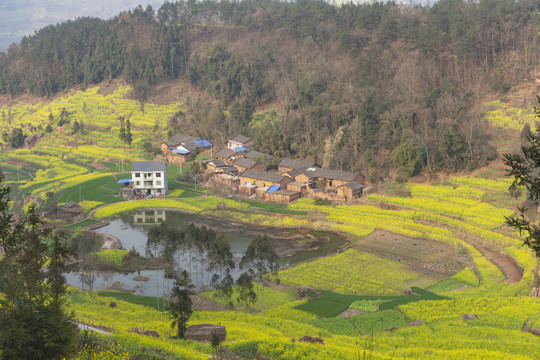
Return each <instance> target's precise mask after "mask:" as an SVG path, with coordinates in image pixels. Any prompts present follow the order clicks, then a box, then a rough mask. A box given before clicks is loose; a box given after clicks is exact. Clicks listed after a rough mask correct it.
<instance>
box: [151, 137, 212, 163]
mask: <svg viewBox="0 0 540 360" xmlns="http://www.w3.org/2000/svg"><path fill="white" fill-rule="evenodd" d="M160 147H161V153H162V154H163V156H165V157H166V158H167V161H170V162H173V163H179V162H186V161H189V160H191V159H192V158H193V156H194V155H196V154H198V153H201V152H203V151H205V150H207V149H209V148H211V147H212V143H211V142H209V141H208V140H206V139H201V138H197V137H194V136H191V135H183V134H176V135H174V136H171V137H170V138H169V141H167V142H164V143H161V146H160Z"/></svg>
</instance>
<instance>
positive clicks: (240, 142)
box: [227, 135, 253, 150]
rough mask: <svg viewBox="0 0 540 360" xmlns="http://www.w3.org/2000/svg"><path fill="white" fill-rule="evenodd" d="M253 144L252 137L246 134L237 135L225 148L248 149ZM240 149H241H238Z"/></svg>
mask: <svg viewBox="0 0 540 360" xmlns="http://www.w3.org/2000/svg"><path fill="white" fill-rule="evenodd" d="M252 145H253V139H252V138H249V137H247V136H243V135H238V136H237V137H235V138H234V139H232V140H229V142H228V143H227V149H237V148H244V149H248V148H249V147H250V146H252ZM240 150H241V149H240Z"/></svg>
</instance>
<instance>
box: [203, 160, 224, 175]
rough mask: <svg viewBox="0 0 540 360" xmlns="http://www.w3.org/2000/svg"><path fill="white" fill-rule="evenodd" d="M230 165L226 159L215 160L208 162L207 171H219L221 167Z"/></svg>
mask: <svg viewBox="0 0 540 360" xmlns="http://www.w3.org/2000/svg"><path fill="white" fill-rule="evenodd" d="M227 166H229V165H228V164H227V163H226V162H225V161H223V160H213V161H210V162H209V163H208V164H206V171H207V172H209V173H216V172H219V170H220V169H221V168H224V167H227Z"/></svg>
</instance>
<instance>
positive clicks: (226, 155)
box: [216, 148, 244, 164]
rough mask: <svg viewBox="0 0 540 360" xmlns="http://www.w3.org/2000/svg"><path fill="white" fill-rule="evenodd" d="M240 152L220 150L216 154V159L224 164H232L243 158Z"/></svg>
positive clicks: (227, 149)
mask: <svg viewBox="0 0 540 360" xmlns="http://www.w3.org/2000/svg"><path fill="white" fill-rule="evenodd" d="M243 156H244V155H243V153H242V152H241V151H236V150H234V149H229V148H226V149H221V150H219V151H218V152H217V153H216V159H217V160H221V161H224V162H226V163H227V164H231V163H233V162H234V161H235V160H236V159H238V158H241V157H243Z"/></svg>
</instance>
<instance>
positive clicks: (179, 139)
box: [167, 134, 199, 146]
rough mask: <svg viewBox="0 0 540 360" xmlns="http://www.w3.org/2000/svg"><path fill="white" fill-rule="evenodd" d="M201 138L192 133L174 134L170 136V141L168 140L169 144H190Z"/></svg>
mask: <svg viewBox="0 0 540 360" xmlns="http://www.w3.org/2000/svg"><path fill="white" fill-rule="evenodd" d="M197 140H199V138H196V137H194V136H191V135H184V134H176V135H174V136H171V137H170V138H169V141H168V142H167V145H169V144H172V145H170V146H175V145H176V146H178V145H180V144H189V143H193V142H194V141H197Z"/></svg>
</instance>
